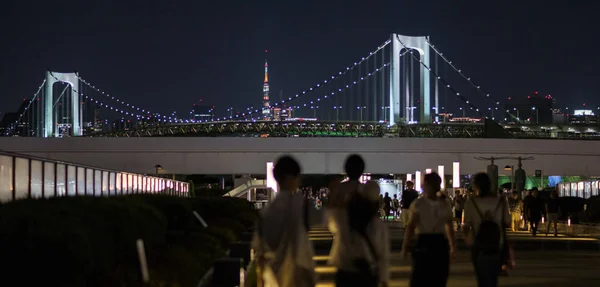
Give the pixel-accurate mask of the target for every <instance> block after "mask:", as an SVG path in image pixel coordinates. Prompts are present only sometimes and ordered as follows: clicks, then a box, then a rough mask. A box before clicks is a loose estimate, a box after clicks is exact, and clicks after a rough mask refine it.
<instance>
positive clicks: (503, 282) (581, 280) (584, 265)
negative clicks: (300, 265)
mask: <svg viewBox="0 0 600 287" xmlns="http://www.w3.org/2000/svg"><path fill="white" fill-rule="evenodd" d="M389 227H390V237H391V238H390V240H391V241H392V250H393V251H392V264H391V265H392V266H391V267H390V272H391V275H392V281H391V282H390V286H408V283H409V282H408V281H409V277H410V269H411V267H410V260H403V259H402V258H400V256H399V249H400V246H401V240H402V236H403V229H402V228H400V227H399V226H398V224H396V223H390V226H389ZM509 236H510V239H511V241H512V242H514V243H515V247H516V249H517V250H518V251H517V252H516V257H517V268H516V269H515V270H513V272H511V274H510V276H508V277H502V278H501V279H500V286H523V287H526V286H528V287H537V286H540V287H542V286H544V287H554V286H556V287H558V286H561V287H564V286H573V287H574V286H586V287H587V286H596V285H598V283H599V282H600V251H598V247H600V242H598V240H597V239H592V238H572V237H566V236H559V237H554V236H548V237H546V236H545V235H543V236H537V237H533V236H531V235H530V234H529V233H527V232H518V233H509ZM310 237H311V240H312V241H313V244H314V245H315V250H316V253H317V256H315V258H314V259H315V262H316V264H317V268H316V271H317V273H318V274H319V284H318V285H317V286H318V287H329V286H332V287H333V286H335V285H334V283H333V278H334V274H335V272H336V269H335V267H332V266H327V263H326V262H327V259H328V252H329V249H328V247H329V246H330V245H331V240H332V237H331V234H330V233H329V231H328V230H327V228H326V227H318V228H314V229H313V230H312V231H311V234H310ZM457 237H459V241H458V242H461V241H462V240H461V239H460V237H461V235H460V233H459V234H458V235H457ZM584 245H585V246H584ZM532 246H537V247H543V246H550V247H554V248H549V249H548V250H543V248H531V247H532ZM582 246H584V247H585V248H581V247H582ZM558 247H560V248H558ZM568 247H570V248H568ZM591 247H596V249H592V250H590V249H589V248H591ZM460 249H461V251H460V252H459V253H458V258H457V260H456V262H454V263H453V264H452V265H451V267H450V269H451V271H450V279H449V282H448V286H450V287H453V286H456V287H458V286H461V287H463V286H464V287H469V286H476V282H475V275H474V272H473V266H472V265H471V262H470V261H469V252H468V250H466V247H463V248H460ZM532 249H533V250H532ZM535 249H538V250H535ZM550 249H551V250H550Z"/></svg>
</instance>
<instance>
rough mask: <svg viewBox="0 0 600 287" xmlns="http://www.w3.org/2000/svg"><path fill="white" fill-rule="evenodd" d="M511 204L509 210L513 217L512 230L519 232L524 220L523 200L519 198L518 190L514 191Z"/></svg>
mask: <svg viewBox="0 0 600 287" xmlns="http://www.w3.org/2000/svg"><path fill="white" fill-rule="evenodd" d="M509 204H510V208H509V211H510V216H511V219H512V220H511V230H512V231H513V232H517V231H519V229H520V228H521V222H522V220H523V201H522V200H521V199H520V198H519V193H518V192H516V191H514V192H513V198H511V199H510V201H509Z"/></svg>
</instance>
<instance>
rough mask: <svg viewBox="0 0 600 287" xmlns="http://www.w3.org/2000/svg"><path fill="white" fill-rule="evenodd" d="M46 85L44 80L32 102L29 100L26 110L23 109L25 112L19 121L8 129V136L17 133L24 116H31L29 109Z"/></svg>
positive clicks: (21, 114)
mask: <svg viewBox="0 0 600 287" xmlns="http://www.w3.org/2000/svg"><path fill="white" fill-rule="evenodd" d="M45 84H46V79H44V80H43V81H42V84H41V85H40V86H39V87H38V89H37V91H36V92H35V94H33V97H32V98H31V100H29V103H28V104H27V106H26V107H25V109H23V112H22V113H20V114H19V117H18V118H17V120H16V121H15V122H13V123H12V125H11V126H10V127H9V129H7V131H6V132H5V133H4V134H5V135H6V136H8V135H11V134H13V133H15V130H16V127H18V125H19V123H20V122H21V120H22V119H23V115H24V114H28V115H29V114H30V112H29V108H31V105H32V104H33V102H34V101H35V100H36V99H37V98H38V97H39V95H40V92H41V91H42V88H43V87H44V85H45Z"/></svg>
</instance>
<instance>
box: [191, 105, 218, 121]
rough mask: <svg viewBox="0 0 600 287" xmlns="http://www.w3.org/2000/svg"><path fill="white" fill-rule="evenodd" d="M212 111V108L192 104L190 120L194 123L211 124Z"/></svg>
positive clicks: (213, 115) (212, 118)
mask: <svg viewBox="0 0 600 287" xmlns="http://www.w3.org/2000/svg"><path fill="white" fill-rule="evenodd" d="M214 110H215V109H214V107H213V106H207V105H202V104H194V107H193V109H192V120H193V121H195V122H212V121H213V120H214V117H215V114H214Z"/></svg>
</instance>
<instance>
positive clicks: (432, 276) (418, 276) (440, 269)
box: [410, 234, 450, 287]
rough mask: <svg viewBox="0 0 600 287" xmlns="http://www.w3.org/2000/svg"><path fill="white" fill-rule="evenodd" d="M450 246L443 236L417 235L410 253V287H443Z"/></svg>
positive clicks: (445, 279)
mask: <svg viewBox="0 0 600 287" xmlns="http://www.w3.org/2000/svg"><path fill="white" fill-rule="evenodd" d="M449 271H450V246H449V245H448V240H447V239H446V237H445V236H444V235H443V234H419V235H418V237H417V241H416V244H415V247H414V249H413V253H412V274H411V277H410V286H411V287H445V286H446V283H447V281H448V273H449Z"/></svg>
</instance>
